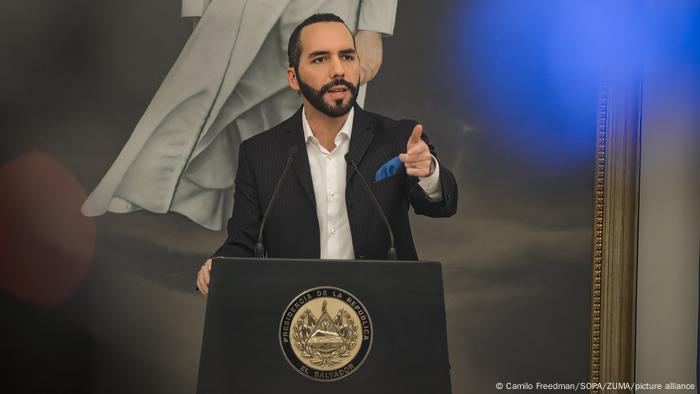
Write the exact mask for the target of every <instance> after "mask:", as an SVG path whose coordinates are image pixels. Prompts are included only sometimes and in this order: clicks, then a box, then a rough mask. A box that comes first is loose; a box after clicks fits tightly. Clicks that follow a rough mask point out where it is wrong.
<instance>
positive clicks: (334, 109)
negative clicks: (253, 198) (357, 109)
mask: <svg viewBox="0 0 700 394" xmlns="http://www.w3.org/2000/svg"><path fill="white" fill-rule="evenodd" d="M297 81H298V82H299V90H300V91H301V94H302V95H303V96H304V97H305V98H306V99H307V100H308V101H309V103H311V105H312V106H313V107H314V108H316V109H317V110H318V111H320V112H322V113H323V114H325V115H327V116H330V117H331V118H339V117H341V116H343V115H345V114H347V113H348V112H350V109H352V106H353V105H355V101H357V92H358V87H357V86H355V85H353V84H352V83H350V82H348V81H346V80H344V79H334V80H333V81H331V82H329V83H327V84H325V85H323V86H321V89H320V90H316V89H314V88H313V87H311V85H307V84H306V83H305V82H304V81H302V80H301V78H300V77H299V71H297ZM339 85H343V86H346V87H347V88H348V90H349V91H350V101H348V103H347V104H346V105H343V100H342V99H340V100H335V105H330V104H328V103H326V102H325V101H324V100H323V96H324V95H325V94H326V92H328V90H330V89H331V88H332V87H334V86H339Z"/></svg>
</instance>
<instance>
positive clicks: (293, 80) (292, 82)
mask: <svg viewBox="0 0 700 394" xmlns="http://www.w3.org/2000/svg"><path fill="white" fill-rule="evenodd" d="M287 82H289V87H290V88H292V90H294V91H297V92H298V91H299V81H297V73H296V71H294V67H288V68H287Z"/></svg>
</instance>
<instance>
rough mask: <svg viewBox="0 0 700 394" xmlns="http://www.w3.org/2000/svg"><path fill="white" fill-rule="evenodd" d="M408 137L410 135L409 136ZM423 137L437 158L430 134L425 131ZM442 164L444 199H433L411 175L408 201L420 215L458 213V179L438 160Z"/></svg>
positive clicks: (441, 174) (410, 129)
mask: <svg viewBox="0 0 700 394" xmlns="http://www.w3.org/2000/svg"><path fill="white" fill-rule="evenodd" d="M415 125H416V123H415V122H413V123H412V126H411V127H410V128H409V129H408V131H409V136H410V132H411V131H412V130H413V127H415ZM407 139H408V137H407ZM421 139H422V140H423V141H424V142H425V143H426V144H427V145H428V147H429V148H430V153H431V154H432V155H433V156H435V158H436V159H437V154H436V153H435V147H434V146H432V145H430V140H429V138H428V136H427V135H426V134H425V132H423V134H421ZM438 163H439V165H440V181H439V182H440V189H441V190H442V199H441V200H438V201H434V200H432V199H431V198H430V197H428V195H427V194H426V193H425V191H424V190H423V188H422V187H420V185H418V178H416V177H409V183H408V184H409V191H408V202H409V203H410V204H411V206H413V210H414V211H415V212H416V214H418V215H426V216H430V217H435V218H437V217H449V216H452V215H454V214H455V213H457V200H458V190H457V181H456V180H455V177H454V175H453V174H452V172H451V171H450V170H449V169H447V167H445V165H444V164H443V163H442V162H440V161H439V160H438Z"/></svg>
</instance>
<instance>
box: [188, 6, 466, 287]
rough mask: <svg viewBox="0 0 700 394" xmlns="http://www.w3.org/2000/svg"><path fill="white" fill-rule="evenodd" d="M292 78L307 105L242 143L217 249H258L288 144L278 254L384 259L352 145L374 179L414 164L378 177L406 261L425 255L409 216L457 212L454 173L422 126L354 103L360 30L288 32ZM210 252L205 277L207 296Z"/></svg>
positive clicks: (325, 17)
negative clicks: (396, 166)
mask: <svg viewBox="0 0 700 394" xmlns="http://www.w3.org/2000/svg"><path fill="white" fill-rule="evenodd" d="M288 56H289V68H288V69H287V79H288V82H289V86H290V87H291V88H292V89H293V90H295V91H297V92H298V93H299V94H300V95H301V98H302V102H303V105H302V107H301V108H300V109H299V110H298V111H297V113H296V114H295V115H294V116H292V117H291V118H289V119H287V120H286V121H284V122H283V123H281V124H279V125H277V126H275V127H273V128H272V129H270V130H268V131H266V132H264V133H262V134H259V135H257V136H255V137H252V138H250V139H248V140H246V141H244V142H243V143H242V144H241V146H240V152H239V155H238V156H239V161H238V172H237V175H236V181H235V182H236V183H235V196H234V201H235V202H234V207H233V215H232V216H231V219H229V221H228V238H227V240H226V242H225V243H224V245H223V246H222V247H221V248H219V250H217V251H216V253H215V254H214V256H241V257H243V256H252V255H253V250H254V245H255V243H256V239H257V236H258V231H259V229H260V223H261V219H262V216H263V213H264V212H265V210H266V209H267V207H268V205H269V203H270V199H271V197H272V193H273V190H274V189H275V186H276V185H277V183H278V181H279V179H280V176H281V174H282V171H283V169H284V167H285V164H286V162H287V160H288V156H289V152H290V151H293V149H294V148H291V149H290V147H296V151H297V154H296V157H295V158H294V161H293V165H292V171H289V172H288V173H287V176H286V177H285V179H284V180H283V181H282V183H281V186H280V191H279V198H278V199H277V200H276V201H275V203H274V205H273V206H272V207H271V211H270V215H269V217H268V219H267V222H266V224H265V230H264V234H263V235H264V237H263V238H264V241H265V245H266V246H267V248H268V249H267V253H268V256H270V257H286V258H322V259H325V258H330V259H354V258H357V259H383V258H386V255H387V250H388V248H389V242H388V234H387V230H386V227H385V225H384V223H383V219H382V218H381V215H380V213H379V212H377V210H376V208H375V207H374V206H373V204H372V202H371V197H370V195H369V191H368V190H367V189H366V187H365V186H364V185H363V184H362V180H361V179H358V178H359V176H358V175H356V174H355V170H354V168H353V166H352V165H348V164H347V163H346V159H345V157H346V153H347V156H348V157H349V158H350V159H349V160H350V161H352V162H353V163H355V164H356V165H357V167H358V168H359V171H360V172H361V173H362V175H363V176H364V177H365V178H366V179H368V180H371V179H373V178H374V177H375V173H376V172H377V170H378V169H380V168H381V167H382V165H383V164H385V163H387V162H388V161H390V160H392V158H394V157H396V156H398V157H399V158H400V161H401V162H402V163H403V164H404V165H405V168H406V169H405V172H404V171H399V172H398V173H389V174H385V175H386V176H384V177H383V179H380V180H377V181H375V182H374V183H372V192H373V193H374V195H375V196H376V198H377V199H378V201H379V203H380V205H381V206H382V209H383V210H384V212H385V214H386V216H387V218H388V220H389V223H390V225H391V228H392V232H393V234H394V237H395V242H396V251H397V255H398V258H399V259H410V260H414V259H417V254H416V249H415V246H414V244H413V238H412V235H411V229H410V223H409V219H408V207H409V204H410V205H412V206H413V208H414V210H415V212H416V213H418V214H424V215H428V216H432V217H447V216H451V215H453V214H454V213H455V212H456V210H457V185H456V183H455V179H454V176H453V175H452V173H451V172H450V171H449V170H447V169H446V168H444V167H442V166H440V165H439V164H438V162H437V160H436V159H435V157H434V156H433V155H432V153H433V152H432V147H430V146H429V145H428V139H427V137H426V136H424V135H422V126H421V125H417V124H415V122H412V121H398V122H397V121H393V120H390V119H387V118H384V117H382V116H379V115H375V114H372V113H369V112H365V111H363V110H362V109H360V108H359V107H357V106H356V105H354V104H355V100H356V96H357V87H358V85H359V81H360V66H359V61H358V57H357V52H356V49H355V43H354V40H353V36H352V34H351V33H350V31H349V29H348V28H347V26H346V25H345V24H344V22H343V21H342V19H340V18H339V17H337V16H335V15H333V14H316V15H313V16H311V17H309V18H307V19H306V20H305V21H304V22H302V23H301V24H300V25H299V26H297V28H296V29H295V30H294V31H293V32H292V35H291V37H290V40H289V49H288ZM210 274H211V259H209V260H207V261H206V262H205V264H204V265H203V266H202V268H201V269H200V271H199V273H198V275H197V287H198V288H199V290H200V291H201V292H202V294H204V295H207V293H208V285H209V280H210Z"/></svg>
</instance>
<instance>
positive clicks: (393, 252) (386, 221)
mask: <svg viewBox="0 0 700 394" xmlns="http://www.w3.org/2000/svg"><path fill="white" fill-rule="evenodd" d="M345 161H347V162H348V164H350V166H351V167H352V168H353V169H354V170H355V173H357V176H359V177H360V179H361V180H362V183H363V184H364V185H365V187H366V188H367V191H368V192H369V195H370V197H372V198H371V200H372V202H373V203H374V206H375V208H377V211H379V214H380V216H381V217H382V220H383V221H384V224H385V225H386V229H387V232H388V233H389V251H388V252H387V259H388V260H396V248H395V247H394V233H393V232H392V231H391V225H390V224H389V219H387V217H386V214H384V210H383V209H382V206H381V205H379V201H377V197H376V196H375V195H374V193H373V192H372V189H371V188H370V187H369V183H367V180H366V179H365V177H364V176H363V175H362V173H361V172H360V170H359V168H357V164H355V160H353V159H352V157H351V156H350V153H346V154H345Z"/></svg>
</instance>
